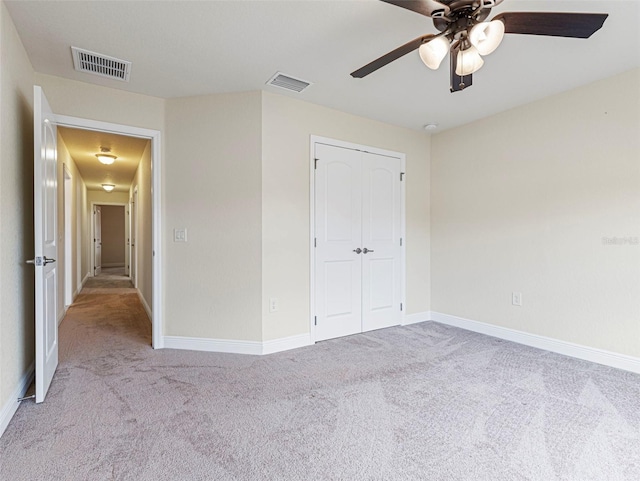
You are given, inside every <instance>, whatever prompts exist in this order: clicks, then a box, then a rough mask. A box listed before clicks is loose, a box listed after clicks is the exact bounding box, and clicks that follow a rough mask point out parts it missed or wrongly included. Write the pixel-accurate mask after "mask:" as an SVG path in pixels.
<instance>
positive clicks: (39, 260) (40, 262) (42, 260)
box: [27, 256, 56, 267]
mask: <svg viewBox="0 0 640 481" xmlns="http://www.w3.org/2000/svg"><path fill="white" fill-rule="evenodd" d="M55 261H56V260H55V259H50V258H49V257H47V256H44V257H39V256H38V257H36V258H35V259H29V260H28V261H27V264H33V265H34V266H38V267H40V266H46V265H47V264H51V263H52V262H55Z"/></svg>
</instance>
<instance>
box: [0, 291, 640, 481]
mask: <svg viewBox="0 0 640 481" xmlns="http://www.w3.org/2000/svg"><path fill="white" fill-rule="evenodd" d="M212 322H213V321H212ZM150 338H151V325H150V323H149V320H148V319H147V317H146V315H145V313H144V310H143V308H142V306H141V305H140V303H139V301H138V299H137V295H136V294H135V293H123V294H107V295H104V294H102V295H100V296H98V295H97V294H85V293H83V294H81V295H80V296H79V298H78V300H77V302H76V303H75V304H74V305H73V306H72V307H71V308H70V310H69V312H68V315H67V317H66V318H65V320H64V321H63V323H62V325H61V331H60V339H61V345H60V348H61V349H60V366H59V368H58V371H57V373H56V375H55V378H54V380H53V384H52V386H51V389H50V392H49V394H48V396H47V399H46V401H45V403H43V404H40V405H35V404H34V403H33V402H31V401H27V402H24V403H23V404H22V406H21V407H20V409H19V410H18V412H17V413H16V415H15V417H14V419H13V421H12V422H11V423H10V425H9V427H8V428H7V430H6V432H5V434H4V436H3V437H2V438H1V439H0V479H2V480H7V481H9V480H11V481H20V480H30V481H31V480H36V479H37V480H69V481H70V480H216V481H218V480H333V479H335V480H367V479H371V480H413V479H415V480H447V481H451V480H487V481H488V480H492V481H493V480H509V481H513V480H544V481H550V480H580V481H584V480H599V481H606V480H615V481H618V480H634V481H637V480H638V479H640V376H638V375H635V374H630V373H627V372H624V371H619V370H615V369H610V368H607V367H603V366H599V365H595V364H590V363H588V362H583V361H578V360H575V359H571V358H566V357H563V356H559V355H556V354H552V353H548V352H545V351H539V350H536V349H532V348H528V347H524V346H520V345H517V344H513V343H509V342H506V341H501V340H498V339H494V338H490V337H486V336H482V335H479V334H475V333H471V332H467V331H463V330H460V329H455V328H451V327H446V326H443V325H439V324H436V323H430V322H428V323H421V324H416V325H413V326H408V327H397V328H390V329H384V330H380V331H374V332H370V333H366V334H361V335H356V336H351V337H346V338H342V339H336V340H331V341H325V342H322V343H318V344H316V345H315V346H310V347H307V348H302V349H297V350H294V351H288V352H283V353H279V354H272V355H269V356H263V357H252V356H242V355H230V354H213V353H203V352H188V351H175V350H159V351H153V350H152V349H151V347H150Z"/></svg>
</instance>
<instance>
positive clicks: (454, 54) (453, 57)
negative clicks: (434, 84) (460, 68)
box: [449, 44, 473, 93]
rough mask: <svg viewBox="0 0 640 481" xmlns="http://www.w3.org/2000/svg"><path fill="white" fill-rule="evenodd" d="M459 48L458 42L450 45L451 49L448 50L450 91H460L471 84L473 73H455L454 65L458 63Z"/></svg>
mask: <svg viewBox="0 0 640 481" xmlns="http://www.w3.org/2000/svg"><path fill="white" fill-rule="evenodd" d="M459 50H460V44H455V45H452V46H451V50H450V51H449V59H450V60H449V64H450V68H451V70H450V77H449V78H450V84H451V85H450V86H449V89H450V90H451V92H452V93H453V92H461V91H463V90H464V89H466V88H467V87H470V86H471V85H473V75H472V74H469V75H465V76H463V77H461V76H460V75H458V74H457V73H456V66H457V64H458V51H459Z"/></svg>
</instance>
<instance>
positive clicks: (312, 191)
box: [309, 135, 407, 343]
mask: <svg viewBox="0 0 640 481" xmlns="http://www.w3.org/2000/svg"><path fill="white" fill-rule="evenodd" d="M316 144H325V145H331V146H333V147H342V148H345V149H351V150H359V151H363V152H368V153H371V154H377V155H384V156H386V157H394V158H397V159H398V161H399V162H400V170H401V171H402V174H403V177H405V178H406V176H404V173H405V170H406V154H403V153H402V152H395V151H392V150H386V149H380V148H378V147H371V146H369V145H362V144H355V143H353V142H345V141H343V140H337V139H331V138H329V137H321V136H318V135H311V136H310V137H309V219H310V220H309V335H310V338H311V343H315V342H316V328H315V312H316V281H315V278H316V256H315V238H316V222H315V219H316V203H315V202H316V201H315V199H316V182H315V164H316V162H315V150H316ZM405 184H406V181H403V182H400V235H401V237H402V239H403V243H402V249H401V250H400V284H401V285H400V299H401V302H402V306H403V309H402V314H401V321H400V325H403V324H404V319H405V316H406V312H407V301H406V272H407V266H406V245H407V242H406V240H407V236H406V195H405V194H406V192H405V191H406V189H405Z"/></svg>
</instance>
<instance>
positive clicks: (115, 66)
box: [71, 47, 131, 82]
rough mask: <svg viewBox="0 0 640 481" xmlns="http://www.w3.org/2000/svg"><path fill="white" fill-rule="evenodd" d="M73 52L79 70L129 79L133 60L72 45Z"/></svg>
mask: <svg viewBox="0 0 640 481" xmlns="http://www.w3.org/2000/svg"><path fill="white" fill-rule="evenodd" d="M71 52H72V53H73V66H74V68H75V69H76V70H77V71H78V72H86V73H91V74H94V75H99V76H101V77H107V78H111V79H116V80H122V81H123V82H128V81H129V74H130V73H131V62H127V61H126V60H120V59H117V58H114V57H109V56H108V55H102V54H101V53H95V52H90V51H89V50H83V49H81V48H78V47H71Z"/></svg>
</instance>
